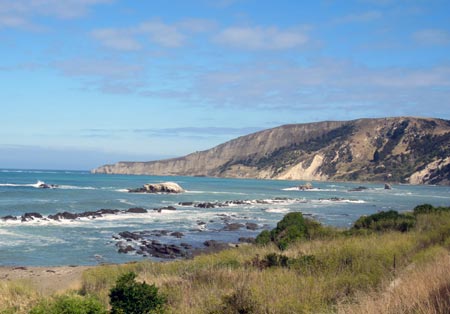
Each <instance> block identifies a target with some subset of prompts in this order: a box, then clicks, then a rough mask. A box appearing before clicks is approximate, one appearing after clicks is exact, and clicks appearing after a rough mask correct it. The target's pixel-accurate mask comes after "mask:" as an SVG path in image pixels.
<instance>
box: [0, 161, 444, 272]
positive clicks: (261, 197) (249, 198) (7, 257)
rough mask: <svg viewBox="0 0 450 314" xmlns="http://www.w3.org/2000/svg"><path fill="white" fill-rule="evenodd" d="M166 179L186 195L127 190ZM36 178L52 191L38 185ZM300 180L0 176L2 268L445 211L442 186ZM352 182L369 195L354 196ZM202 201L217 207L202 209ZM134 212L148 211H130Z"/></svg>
mask: <svg viewBox="0 0 450 314" xmlns="http://www.w3.org/2000/svg"><path fill="white" fill-rule="evenodd" d="M166 181H172V182H176V183H178V184H179V185H181V186H182V187H183V188H184V189H185V190H186V192H185V193H182V194H135V193H128V191H127V189H130V188H138V187H141V186H142V185H143V184H145V183H159V182H166ZM42 182H45V183H46V184H51V185H55V188H49V189H42V188H39V187H38V186H39V184H41V183H42ZM305 183H306V182H305V181H280V180H253V179H223V178H208V177H161V176H130V175H102V174H91V173H89V172H85V171H44V170H7V169H4V170H0V217H6V216H10V217H9V218H11V219H0V266H58V265H97V264H100V263H124V262H130V261H134V260H142V259H145V258H150V259H154V260H164V258H156V257H154V256H150V254H141V253H138V251H139V246H140V245H141V246H142V243H144V244H145V243H148V242H151V241H153V242H152V243H157V245H159V246H160V245H166V246H168V245H172V246H180V245H184V247H186V248H187V247H192V249H195V248H203V247H204V243H205V241H208V240H215V241H222V242H233V243H238V242H239V238H249V237H256V235H258V234H259V233H260V232H261V231H262V230H263V229H269V228H273V227H274V226H275V225H276V223H277V222H278V221H279V220H280V219H282V217H283V216H284V215H285V214H286V213H289V212H295V211H300V212H302V213H303V214H304V215H305V216H306V217H310V218H312V219H315V220H317V221H319V222H321V223H324V224H327V225H332V226H337V227H344V228H345V227H349V226H351V224H352V223H353V222H354V221H355V220H356V219H357V218H358V217H360V216H361V215H367V214H372V213H376V212H378V211H382V210H390V209H395V210H398V211H406V210H411V209H412V208H414V207H415V206H416V205H419V204H424V203H429V204H432V205H434V206H449V205H450V187H448V186H412V185H395V184H394V185H393V186H392V189H391V190H385V189H384V184H369V183H361V184H358V183H336V182H312V184H313V189H311V190H307V191H302V190H299V189H298V188H297V187H298V186H299V185H302V184H305ZM358 186H364V187H366V188H367V189H362V190H361V191H351V190H352V189H355V188H357V187H358ZM207 203H213V204H215V206H205V204H207ZM199 206H200V207H199ZM136 207H140V208H144V209H147V212H144V213H134V212H127V210H128V209H129V208H136ZM161 208H163V209H161ZM164 208H166V209H164ZM173 208H175V210H174V209H173ZM101 209H117V210H120V211H118V212H115V213H105V214H102V215H101V216H95V217H93V216H89V215H86V217H77V218H74V219H59V220H53V219H50V218H48V216H49V215H54V214H56V213H62V212H69V213H75V214H76V213H83V212H88V211H92V212H95V211H98V210H101ZM154 209H160V210H159V211H158V210H154ZM25 213H38V214H40V215H42V218H36V216H34V217H31V218H27V217H26V216H24V215H25ZM22 217H24V219H22ZM14 218H17V219H14ZM22 220H25V221H22ZM230 226H231V227H230ZM125 231H128V232H131V233H134V234H139V235H140V236H141V235H142V237H143V238H142V239H140V240H139V241H134V240H133V239H128V240H127V239H126V238H124V237H122V236H121V234H123V232H125ZM175 235H177V236H175ZM241 240H242V239H241ZM128 245H131V246H133V247H134V248H137V251H135V250H134V249H133V250H130V251H129V252H127V253H119V252H118V250H119V248H120V247H124V246H125V247H126V246H128Z"/></svg>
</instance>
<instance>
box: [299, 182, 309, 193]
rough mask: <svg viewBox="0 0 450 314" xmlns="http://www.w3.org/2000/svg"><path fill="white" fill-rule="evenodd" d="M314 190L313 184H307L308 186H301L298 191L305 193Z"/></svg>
mask: <svg viewBox="0 0 450 314" xmlns="http://www.w3.org/2000/svg"><path fill="white" fill-rule="evenodd" d="M312 188H313V186H312V184H311V183H309V182H308V183H306V184H304V185H300V186H299V187H298V189H299V190H300V191H305V190H311V189H312Z"/></svg>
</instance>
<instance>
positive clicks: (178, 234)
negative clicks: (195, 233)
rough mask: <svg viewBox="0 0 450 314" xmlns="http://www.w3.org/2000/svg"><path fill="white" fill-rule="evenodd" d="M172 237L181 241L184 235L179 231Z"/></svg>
mask: <svg viewBox="0 0 450 314" xmlns="http://www.w3.org/2000/svg"><path fill="white" fill-rule="evenodd" d="M170 235H171V236H172V237H176V238H178V239H180V238H182V237H183V236H184V234H183V233H181V232H178V231H176V232H172V233H171V234H170Z"/></svg>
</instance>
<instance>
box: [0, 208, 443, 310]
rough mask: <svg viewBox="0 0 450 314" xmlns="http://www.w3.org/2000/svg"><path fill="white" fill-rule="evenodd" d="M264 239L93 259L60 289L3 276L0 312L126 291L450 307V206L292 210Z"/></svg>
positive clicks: (104, 305) (159, 300)
mask: <svg viewBox="0 0 450 314" xmlns="http://www.w3.org/2000/svg"><path fill="white" fill-rule="evenodd" d="M257 242H258V243H259V244H256V245H242V246H240V247H238V248H233V249H228V250H224V251H220V252H218V253H214V254H204V255H200V256H197V257H195V258H193V259H188V260H177V261H173V262H167V263H156V262H150V261H143V262H138V263H129V264H123V265H102V266H97V267H93V268H92V269H89V270H87V271H85V272H84V273H83V277H82V283H81V286H80V287H79V289H77V290H75V291H66V292H63V293H62V294H59V295H50V296H48V295H43V294H41V293H39V292H38V291H37V290H36V288H34V287H33V286H31V285H30V284H28V283H26V282H12V281H2V282H0V313H2V314H9V313H32V314H36V313H44V312H45V313H57V312H54V309H55V308H58V306H63V305H64V306H67V307H69V308H70V306H74V304H78V307H79V308H80V309H86V310H84V311H82V310H79V311H72V312H70V311H67V312H64V313H105V312H106V311H110V312H111V313H121V312H120V310H119V309H120V307H118V305H117V304H122V305H123V302H122V301H123V300H124V298H125V299H128V300H130V299H131V300H134V301H133V303H134V304H138V303H139V302H141V301H140V300H142V298H143V299H144V300H146V301H145V302H149V303H151V304H152V306H153V305H154V306H155V307H154V310H152V311H156V312H151V311H148V312H142V313H189V314H191V313H192V314H193V313H206V314H218V313H225V314H226V313H247V314H250V313H267V314H269V313H280V314H283V313H286V314H287V313H367V314H369V313H381V314H383V313H385V314H387V313H391V314H394V313H411V314H412V313H424V314H425V313H447V312H446V311H447V310H448V308H449V306H450V304H449V301H448V300H449V299H450V255H449V254H450V251H449V250H450V207H433V206H431V205H427V204H424V205H420V206H417V207H416V208H414V210H413V211H411V212H407V213H398V212H396V211H387V212H380V213H377V214H374V215H371V216H366V217H361V218H360V219H358V220H357V221H356V222H355V223H354V224H353V226H352V227H351V228H349V229H346V230H339V229H335V228H330V227H325V226H322V225H321V224H319V223H317V222H315V221H312V220H310V219H308V218H305V217H303V215H302V214H301V213H289V214H287V215H286V216H285V217H284V218H283V219H282V220H281V221H280V222H279V223H278V224H277V226H276V227H275V228H274V229H273V230H271V231H269V230H267V231H263V232H262V233H261V234H260V235H259V236H258V239H257ZM134 274H136V275H134ZM135 276H136V277H135ZM146 283H148V284H146ZM130 291H131V292H130ZM118 295H121V297H119V300H122V301H120V302H118V303H117V302H116V301H113V296H115V297H117V296H118ZM124 295H127V297H124ZM149 295H150V296H153V297H148V296H149ZM133 298H134V299H133ZM121 302H122V303H121ZM122 305H120V306H122ZM52 311H53V312H52ZM61 313H63V312H61ZM125 313H128V312H126V311H125ZM136 313H138V312H136Z"/></svg>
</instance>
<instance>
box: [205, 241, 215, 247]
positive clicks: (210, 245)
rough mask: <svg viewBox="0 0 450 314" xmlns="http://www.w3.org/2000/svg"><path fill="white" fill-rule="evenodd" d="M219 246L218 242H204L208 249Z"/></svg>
mask: <svg viewBox="0 0 450 314" xmlns="http://www.w3.org/2000/svg"><path fill="white" fill-rule="evenodd" d="M217 244H218V242H217V241H216V240H207V241H205V242H203V245H204V246H208V247H214V246H216V245H217Z"/></svg>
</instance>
